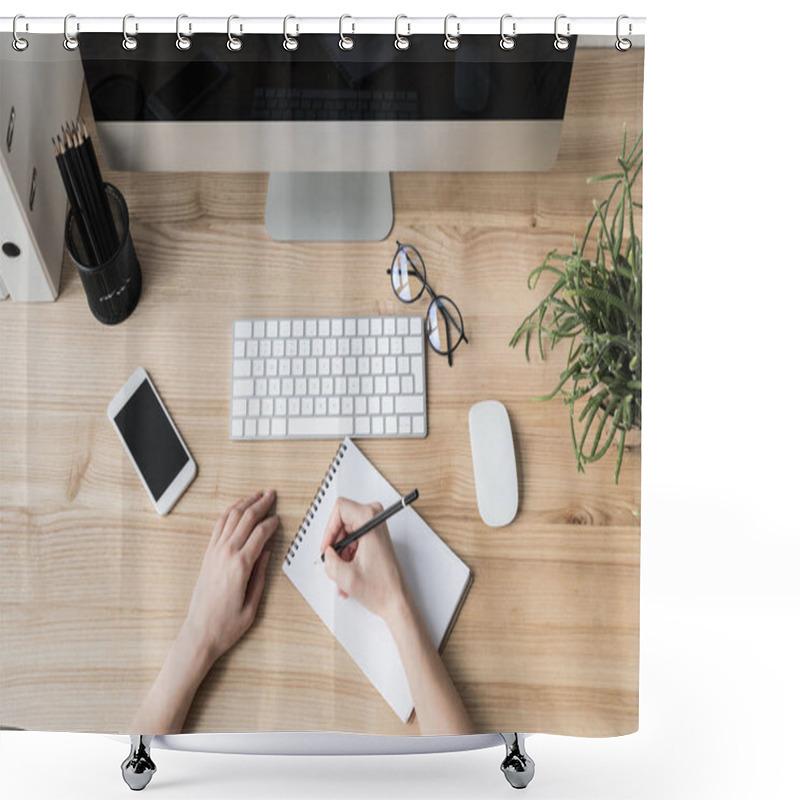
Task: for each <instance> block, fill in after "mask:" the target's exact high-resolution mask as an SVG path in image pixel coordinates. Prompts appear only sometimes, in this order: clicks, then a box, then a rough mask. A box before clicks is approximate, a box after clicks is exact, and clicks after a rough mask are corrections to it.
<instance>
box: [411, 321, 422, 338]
mask: <svg viewBox="0 0 800 800" xmlns="http://www.w3.org/2000/svg"><path fill="white" fill-rule="evenodd" d="M408 326H409V331H410V332H411V333H412V334H413V335H416V336H418V335H419V334H420V333H422V317H410V318H409V320H408Z"/></svg>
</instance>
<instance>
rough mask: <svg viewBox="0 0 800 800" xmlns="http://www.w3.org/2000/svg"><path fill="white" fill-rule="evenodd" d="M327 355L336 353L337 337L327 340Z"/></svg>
mask: <svg viewBox="0 0 800 800" xmlns="http://www.w3.org/2000/svg"><path fill="white" fill-rule="evenodd" d="M325 355H326V356H335V355H336V339H326V340H325Z"/></svg>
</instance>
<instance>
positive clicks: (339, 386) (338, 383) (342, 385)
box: [333, 376, 347, 397]
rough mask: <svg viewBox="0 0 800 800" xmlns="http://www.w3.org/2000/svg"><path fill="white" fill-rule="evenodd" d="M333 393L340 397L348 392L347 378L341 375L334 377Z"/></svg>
mask: <svg viewBox="0 0 800 800" xmlns="http://www.w3.org/2000/svg"><path fill="white" fill-rule="evenodd" d="M333 393H334V394H335V395H338V396H339V397H341V396H342V395H343V394H346V393H347V378H344V377H342V376H339V377H338V378H334V379H333Z"/></svg>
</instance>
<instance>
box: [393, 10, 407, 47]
mask: <svg viewBox="0 0 800 800" xmlns="http://www.w3.org/2000/svg"><path fill="white" fill-rule="evenodd" d="M401 19H408V17H407V16H406V15H405V14H398V15H397V16H396V17H395V18H394V46H395V47H396V48H397V49H398V50H408V48H409V47H411V42H410V41H409V40H408V37H409V36H411V23H410V22H406V35H405V36H401V35H400V20H401Z"/></svg>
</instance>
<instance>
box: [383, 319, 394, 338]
mask: <svg viewBox="0 0 800 800" xmlns="http://www.w3.org/2000/svg"><path fill="white" fill-rule="evenodd" d="M394 324H395V321H394V317H386V319H385V320H384V321H383V333H384V335H385V336H394Z"/></svg>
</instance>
